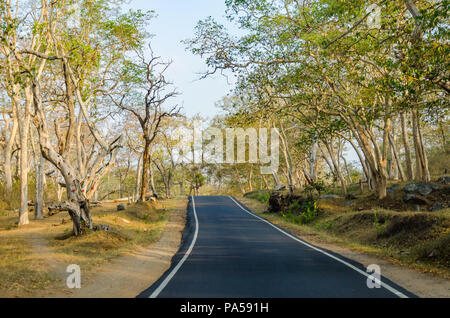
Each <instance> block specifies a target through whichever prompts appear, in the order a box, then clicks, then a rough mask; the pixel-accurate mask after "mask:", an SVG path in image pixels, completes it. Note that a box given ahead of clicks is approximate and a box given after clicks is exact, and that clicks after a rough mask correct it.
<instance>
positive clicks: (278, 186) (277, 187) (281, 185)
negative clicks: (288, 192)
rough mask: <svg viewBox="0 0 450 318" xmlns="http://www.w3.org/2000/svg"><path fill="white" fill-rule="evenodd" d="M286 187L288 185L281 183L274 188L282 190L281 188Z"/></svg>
mask: <svg viewBox="0 0 450 318" xmlns="http://www.w3.org/2000/svg"><path fill="white" fill-rule="evenodd" d="M284 189H286V186H285V185H284V184H279V185H277V186H276V187H275V188H274V189H273V190H274V191H281V190H284Z"/></svg>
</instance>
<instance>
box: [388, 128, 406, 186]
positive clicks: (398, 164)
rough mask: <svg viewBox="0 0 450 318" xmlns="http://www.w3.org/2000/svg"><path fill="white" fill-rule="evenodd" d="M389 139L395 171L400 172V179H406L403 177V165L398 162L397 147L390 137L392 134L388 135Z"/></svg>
mask: <svg viewBox="0 0 450 318" xmlns="http://www.w3.org/2000/svg"><path fill="white" fill-rule="evenodd" d="M389 141H390V143H391V148H392V153H393V155H394V158H395V162H396V163H397V171H398V172H399V174H400V179H401V180H402V181H406V177H405V172H404V171H403V167H402V163H401V162H400V158H399V156H398V151H397V147H396V145H395V141H394V139H393V138H392V136H389Z"/></svg>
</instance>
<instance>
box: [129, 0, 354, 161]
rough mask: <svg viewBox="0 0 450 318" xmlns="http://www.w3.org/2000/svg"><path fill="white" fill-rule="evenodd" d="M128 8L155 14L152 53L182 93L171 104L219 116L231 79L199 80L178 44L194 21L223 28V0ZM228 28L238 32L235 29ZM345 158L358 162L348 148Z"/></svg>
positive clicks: (136, 1) (147, 1)
mask: <svg viewBox="0 0 450 318" xmlns="http://www.w3.org/2000/svg"><path fill="white" fill-rule="evenodd" d="M127 7H130V8H133V9H143V10H154V11H155V13H156V14H157V15H158V16H157V17H156V18H155V19H153V20H152V21H150V24H149V32H150V33H151V34H153V35H154V37H153V38H152V41H151V42H152V48H153V50H154V52H155V54H156V55H158V56H161V57H164V58H166V59H171V60H172V61H173V64H172V65H171V67H170V69H169V70H168V72H167V78H168V79H170V80H171V81H172V82H173V83H174V84H175V86H176V87H177V88H178V90H179V92H180V93H181V95H180V96H179V97H177V99H176V100H174V103H177V104H179V105H183V111H184V112H185V113H186V115H188V116H192V115H195V114H201V115H202V116H203V117H206V118H209V119H211V118H212V117H213V116H214V115H216V114H217V113H219V112H220V109H218V108H216V107H215V103H216V102H217V101H219V100H220V99H221V98H222V97H223V96H225V95H226V94H227V93H228V92H229V91H230V89H232V88H233V85H232V84H229V82H231V83H232V82H233V78H232V76H230V77H229V78H228V81H227V78H225V77H224V76H222V75H214V76H211V77H208V78H206V79H202V80H198V79H199V77H200V76H199V73H201V72H202V71H205V70H206V65H205V62H204V61H203V60H202V59H201V58H200V57H199V56H196V55H193V54H192V53H191V52H189V51H188V50H186V48H185V45H184V44H183V43H181V41H182V40H186V39H190V38H192V37H193V36H194V28H195V26H196V25H197V22H198V21H199V20H202V19H205V18H207V17H209V16H212V17H213V18H215V19H216V20H218V21H219V22H222V23H224V24H225V25H226V24H227V23H226V19H225V0H130V3H129V5H128V6H127ZM228 26H229V25H228ZM229 27H230V30H233V32H236V33H238V32H239V30H238V29H237V28H236V27H233V26H229ZM345 157H347V160H349V161H353V162H357V163H358V160H357V159H358V157H357V155H356V153H355V152H354V150H353V149H352V148H351V147H349V151H348V152H347V153H346V154H345Z"/></svg>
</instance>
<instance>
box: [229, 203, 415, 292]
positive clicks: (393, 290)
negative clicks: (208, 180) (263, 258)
mask: <svg viewBox="0 0 450 318" xmlns="http://www.w3.org/2000/svg"><path fill="white" fill-rule="evenodd" d="M229 198H230V199H231V200H233V201H234V203H236V204H237V206H238V207H240V208H241V209H242V210H244V211H245V212H247V213H248V214H250V215H252V216H254V217H255V218H257V219H259V220H261V221H263V222H265V223H267V224H269V225H270V226H271V227H273V228H274V229H276V230H278V231H280V232H281V233H283V234H284V235H286V236H288V237H290V238H291V239H293V240H295V241H297V242H299V243H301V244H303V245H306V246H308V247H310V248H312V249H314V250H316V251H318V252H320V253H322V254H324V255H326V256H328V257H331V258H332V259H334V260H336V261H338V262H340V263H342V264H344V265H346V266H348V267H350V268H351V269H353V270H355V271H357V272H358V273H360V274H362V275H364V276H366V277H370V275H369V274H368V273H366V272H364V271H362V270H360V269H359V268H357V267H355V266H353V265H352V264H350V263H348V262H346V261H344V260H342V259H340V258H338V257H336V256H334V255H331V254H330V253H327V252H325V251H323V250H321V249H320V248H317V247H315V246H312V245H311V244H308V243H306V242H304V241H302V240H300V239H299V238H297V237H295V236H293V235H291V234H289V233H287V232H285V231H283V230H282V229H280V228H279V227H277V226H275V225H273V224H272V223H270V222H269V221H267V220H265V219H263V218H261V217H259V216H257V215H255V214H253V213H252V212H250V211H248V210H247V209H245V208H244V207H242V205H240V204H239V202H237V201H236V200H235V199H234V198H233V197H231V196H229ZM371 278H374V277H371ZM375 281H376V282H377V283H378V284H380V285H381V286H383V287H384V288H386V289H387V290H389V291H390V292H392V293H394V294H395V295H397V296H398V297H400V298H408V296H406V295H405V294H403V293H401V292H400V291H398V290H396V289H395V288H394V287H391V286H389V285H388V284H386V283H383V282H382V281H380V280H378V279H375Z"/></svg>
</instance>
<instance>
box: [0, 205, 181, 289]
mask: <svg viewBox="0 0 450 318" xmlns="http://www.w3.org/2000/svg"><path fill="white" fill-rule="evenodd" d="M117 204H118V203H108V204H104V205H103V206H102V207H97V208H94V209H92V218H93V222H94V225H98V224H103V225H108V226H109V227H110V230H109V231H88V232H87V233H86V234H84V235H83V236H80V237H74V236H73V235H72V234H73V232H72V222H71V220H70V217H69V216H68V214H67V213H64V212H63V213H59V214H56V215H53V216H50V217H46V218H45V219H44V220H39V221H35V220H32V216H31V215H30V224H29V225H27V226H24V227H20V228H17V225H16V224H15V222H16V221H17V220H16V219H17V216H16V213H12V212H5V211H3V212H1V213H0V297H39V296H51V295H52V294H53V293H55V292H57V291H61V290H65V289H67V288H66V284H65V279H66V277H67V275H68V274H67V273H66V272H65V270H66V268H67V266H68V265H70V264H77V265H79V266H80V268H81V271H82V281H83V282H86V281H89V279H91V278H92V277H93V276H94V275H95V273H96V272H97V271H98V270H101V266H102V265H103V264H106V263H108V262H110V261H111V260H113V259H114V258H115V257H117V256H120V255H123V254H126V253H128V252H132V251H135V250H137V249H138V248H139V247H141V246H148V245H150V244H152V243H155V242H157V241H158V240H159V238H160V236H161V234H162V231H163V229H164V227H165V225H166V224H167V221H168V219H169V217H170V215H171V214H172V213H173V212H174V211H177V210H180V209H185V208H186V204H187V200H186V199H174V200H167V201H160V202H158V203H157V204H150V203H147V202H146V203H139V204H129V205H126V204H125V205H126V207H125V210H123V211H117V208H116V206H117Z"/></svg>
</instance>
